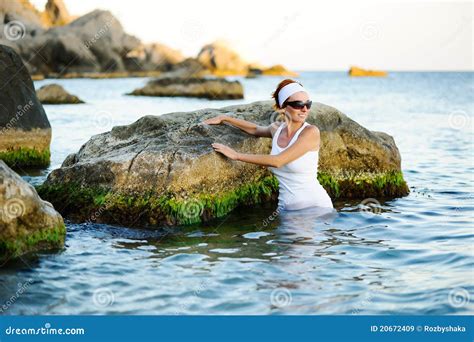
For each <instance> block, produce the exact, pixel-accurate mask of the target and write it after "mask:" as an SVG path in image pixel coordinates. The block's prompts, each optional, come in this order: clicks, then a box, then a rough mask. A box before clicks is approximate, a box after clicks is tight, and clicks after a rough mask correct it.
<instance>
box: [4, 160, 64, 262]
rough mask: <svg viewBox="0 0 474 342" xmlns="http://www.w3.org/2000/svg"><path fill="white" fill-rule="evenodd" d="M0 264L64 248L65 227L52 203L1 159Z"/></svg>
mask: <svg viewBox="0 0 474 342" xmlns="http://www.w3.org/2000/svg"><path fill="white" fill-rule="evenodd" d="M0 208H1V210H0V216H1V219H0V264H3V263H5V262H6V261H8V260H10V259H13V258H17V257H20V256H22V255H24V254H26V253H30V252H36V251H40V250H49V249H59V248H62V247H63V246H64V240H65V237H66V227H65V225H64V221H63V218H62V217H61V215H60V214H59V213H58V212H57V211H56V210H54V208H53V206H52V205H51V203H49V202H46V201H43V200H42V199H41V198H40V197H39V196H38V194H37V192H36V190H35V188H34V187H33V186H31V185H30V184H28V183H27V182H25V181H24V180H23V179H22V178H21V177H20V176H18V175H17V174H16V173H15V172H14V171H13V170H11V169H10V168H9V167H8V166H7V165H6V164H5V163H4V162H3V161H1V160H0Z"/></svg>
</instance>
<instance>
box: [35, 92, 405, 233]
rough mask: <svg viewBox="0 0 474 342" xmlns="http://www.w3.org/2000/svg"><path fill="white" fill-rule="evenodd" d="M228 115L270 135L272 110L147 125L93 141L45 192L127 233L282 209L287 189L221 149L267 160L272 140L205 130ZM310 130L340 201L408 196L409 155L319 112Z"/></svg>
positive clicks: (264, 106) (263, 105)
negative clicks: (273, 206)
mask: <svg viewBox="0 0 474 342" xmlns="http://www.w3.org/2000/svg"><path fill="white" fill-rule="evenodd" d="M220 114H226V115H232V116H235V117H238V118H242V119H245V120H249V121H252V122H256V123H257V124H259V125H268V124H270V123H271V122H272V121H274V120H275V112H274V111H273V109H272V106H271V102H269V101H265V102H255V103H251V104H247V105H236V106H229V107H224V108H220V109H204V110H198V111H193V112H187V113H170V114H165V115H162V116H145V117H142V118H140V119H139V120H137V121H136V122H134V123H132V124H131V125H127V126H117V127H114V128H113V129H112V130H111V131H110V132H106V133H102V134H98V135H95V136H93V137H92V138H91V139H90V140H89V141H88V142H87V143H86V144H84V145H83V146H82V147H81V148H80V150H79V151H78V152H77V153H73V154H71V155H69V156H68V157H67V158H66V160H65V161H64V162H63V164H62V166H61V167H60V168H59V169H56V170H54V171H52V172H51V173H50V174H49V176H48V178H47V180H46V182H45V183H44V184H43V185H41V186H40V187H39V188H38V191H39V193H40V194H41V196H42V197H44V198H46V199H47V200H49V201H51V202H52V203H53V204H54V205H55V207H56V208H57V209H58V210H59V211H60V212H61V213H63V214H64V215H65V216H67V217H70V218H72V219H75V220H78V221H87V220H92V221H97V222H108V223H116V224H121V225H127V226H134V225H137V226H142V225H152V226H155V225H162V224H171V225H174V224H188V223H194V222H200V221H206V220H209V219H212V218H214V217H220V216H223V215H226V214H227V213H229V212H230V211H232V210H233V209H234V208H236V207H237V206H241V205H254V204H257V203H262V202H267V201H274V200H276V198H277V193H278V183H277V181H276V179H275V178H274V177H273V176H272V175H271V174H270V172H269V171H268V170H267V169H266V168H264V167H261V166H257V165H252V164H247V163H242V162H237V161H231V160H229V159H227V158H225V157H223V156H222V155H220V154H217V153H215V152H214V151H213V149H212V147H211V143H212V142H215V141H216V142H221V143H224V144H227V145H230V146H232V147H233V148H235V149H237V150H239V151H242V152H245V153H256V154H268V153H269V152H270V147H271V140H270V139H266V138H256V137H252V136H249V135H246V134H245V133H243V132H241V131H240V130H238V129H236V128H234V127H231V126H227V125H221V126H210V125H204V124H202V121H203V120H205V119H206V118H209V117H213V116H216V115H220ZM308 122H309V123H311V124H315V125H317V126H318V127H319V129H320V131H321V150H320V163H319V174H318V179H319V181H320V182H321V184H322V185H323V186H324V187H325V188H326V190H327V191H328V193H329V194H330V196H331V197H332V198H333V199H364V198H368V197H374V198H393V197H398V196H404V195H406V194H407V193H408V187H407V185H406V183H405V181H404V180H403V175H402V172H401V168H400V164H401V159H400V154H399V152H398V149H397V147H396V145H395V142H394V140H393V138H392V137H390V136H389V135H387V134H385V133H381V132H371V131H369V130H367V129H365V128H364V127H362V126H360V125H359V124H357V123H356V122H354V121H353V120H351V119H349V118H348V117H347V116H346V115H344V114H342V113H341V112H339V111H338V110H337V109H335V108H332V107H329V106H326V105H323V104H320V103H317V104H316V105H315V106H314V108H313V109H312V110H311V112H310V115H309V116H308Z"/></svg>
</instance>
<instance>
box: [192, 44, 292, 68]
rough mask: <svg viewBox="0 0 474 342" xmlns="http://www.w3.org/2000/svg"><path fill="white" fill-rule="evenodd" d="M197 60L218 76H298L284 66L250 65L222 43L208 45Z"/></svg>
mask: <svg viewBox="0 0 474 342" xmlns="http://www.w3.org/2000/svg"><path fill="white" fill-rule="evenodd" d="M197 60H198V61H199V63H201V64H202V65H203V66H204V67H205V68H207V69H209V70H210V71H211V72H212V73H213V74H214V75H217V76H230V75H248V74H250V75H251V76H253V75H257V74H258V75H269V76H297V75H298V74H297V73H295V72H291V71H289V70H287V69H286V68H285V67H284V66H282V65H274V66H272V67H269V68H267V67H264V66H262V65H261V64H257V63H248V62H246V61H245V60H244V59H243V58H241V57H240V56H239V54H238V53H237V52H236V51H234V50H233V49H232V48H230V47H229V46H228V45H227V44H225V43H224V42H222V41H217V42H214V43H211V44H207V45H205V46H203V47H202V49H201V51H199V53H198V56H197Z"/></svg>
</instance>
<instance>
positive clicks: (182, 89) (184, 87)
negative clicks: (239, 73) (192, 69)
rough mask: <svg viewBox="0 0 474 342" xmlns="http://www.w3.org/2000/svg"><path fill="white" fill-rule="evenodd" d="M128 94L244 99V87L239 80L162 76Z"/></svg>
mask: <svg viewBox="0 0 474 342" xmlns="http://www.w3.org/2000/svg"><path fill="white" fill-rule="evenodd" d="M128 95H140V96H172V97H199V98H206V99H209V100H228V99H242V98H243V97H244V89H243V87H242V84H241V83H240V82H239V81H227V80H225V79H209V78H196V77H186V78H185V77H160V78H157V79H154V80H151V81H149V82H148V83H147V84H146V85H145V86H144V87H143V88H140V89H136V90H134V91H133V92H131V93H130V94H128Z"/></svg>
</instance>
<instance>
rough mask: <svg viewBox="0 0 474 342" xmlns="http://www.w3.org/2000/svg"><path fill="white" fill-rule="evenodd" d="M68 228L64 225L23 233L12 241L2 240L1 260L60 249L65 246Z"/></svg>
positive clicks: (0, 242) (0, 243) (0, 241)
mask: <svg viewBox="0 0 474 342" xmlns="http://www.w3.org/2000/svg"><path fill="white" fill-rule="evenodd" d="M65 237H66V227H65V225H64V224H61V225H58V226H55V227H52V228H43V229H40V230H36V231H34V232H32V233H21V234H19V235H18V236H16V237H13V238H12V239H8V240H7V239H3V240H0V260H1V261H3V260H6V259H12V258H17V257H19V256H21V255H23V254H25V253H29V252H34V251H38V250H46V249H53V248H60V247H62V246H63V245H64V240H65Z"/></svg>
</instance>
